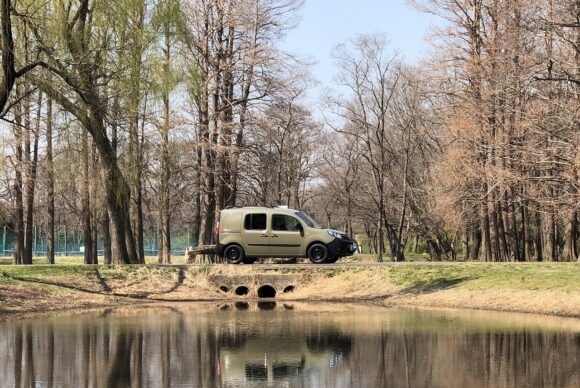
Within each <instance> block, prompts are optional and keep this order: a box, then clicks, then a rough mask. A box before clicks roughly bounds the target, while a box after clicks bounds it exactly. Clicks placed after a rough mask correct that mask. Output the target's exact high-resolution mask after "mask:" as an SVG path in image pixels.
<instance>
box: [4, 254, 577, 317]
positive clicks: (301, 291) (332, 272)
mask: <svg viewBox="0 0 580 388" xmlns="http://www.w3.org/2000/svg"><path fill="white" fill-rule="evenodd" d="M274 294H275V298H276V299H279V300H302V301H332V302H346V301H348V302H357V301H373V302H374V303H380V304H386V305H414V306H428V307H448V308H468V309H482V310H501V311H517V312H530V313H540V314H550V315H561V316H571V317H580V264H573V263H550V264H544V263H540V264H538V263H533V264H511V263H510V264H483V263H454V264H430V263H413V264H404V265H392V266H385V267H369V268H365V267H364V266H361V267H354V268H318V267H312V268H296V269H288V267H287V266H285V267H283V268H280V269H273V268H272V267H271V266H269V267H267V268H263V269H262V268H260V266H259V265H256V266H243V265H242V266H222V265H216V266H209V265H208V266H193V267H189V268H187V267H155V266H113V267H104V266H84V265H78V266H77V265H66V266H28V267H22V266H19V267H16V266H2V267H0V318H2V317H3V318H6V317H9V316H13V315H18V314H23V313H36V312H50V311H57V310H64V309H84V308H97V307H104V306H107V307H108V306H118V305H126V304H135V303H154V302H172V301H214V300H215V301H218V300H224V301H225V300H238V299H255V298H259V297H272V296H273V295H274Z"/></svg>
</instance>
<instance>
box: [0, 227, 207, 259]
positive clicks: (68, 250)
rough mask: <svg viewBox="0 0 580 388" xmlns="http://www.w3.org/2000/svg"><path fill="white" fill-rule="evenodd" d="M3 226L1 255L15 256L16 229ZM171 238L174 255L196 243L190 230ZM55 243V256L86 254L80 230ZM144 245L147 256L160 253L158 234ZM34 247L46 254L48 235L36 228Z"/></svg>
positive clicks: (36, 252) (147, 238)
mask: <svg viewBox="0 0 580 388" xmlns="http://www.w3.org/2000/svg"><path fill="white" fill-rule="evenodd" d="M1 228H2V229H1V232H2V236H1V239H0V256H2V257H10V256H13V255H14V239H15V235H14V230H13V229H11V228H10V227H9V226H7V225H4V226H3V227H1ZM65 230H66V229H65ZM171 238H172V243H171V245H172V246H171V248H172V249H171V254H172V255H174V256H181V255H183V254H184V252H185V250H186V249H187V248H188V247H190V246H195V245H196V243H195V241H193V239H192V238H191V236H190V234H189V232H188V231H186V232H185V233H176V234H175V235H172V236H171ZM54 245H55V256H59V257H61V256H82V255H83V254H84V245H83V241H82V237H81V234H80V233H79V232H72V233H64V234H63V233H59V234H57V236H56V241H55V244H54ZM143 245H144V248H145V249H144V251H145V256H157V255H158V253H159V244H158V239H157V236H156V234H150V235H147V236H145V241H144V244H143ZM32 247H33V248H32V255H33V256H39V257H40V256H46V254H47V247H46V235H45V234H44V233H42V231H37V230H36V228H34V230H33V241H32ZM97 253H98V255H99V256H102V255H103V254H104V244H103V241H102V240H99V241H98V242H97Z"/></svg>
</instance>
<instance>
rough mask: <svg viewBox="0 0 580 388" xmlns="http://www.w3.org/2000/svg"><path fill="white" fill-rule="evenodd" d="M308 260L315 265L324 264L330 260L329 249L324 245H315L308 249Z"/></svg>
mask: <svg viewBox="0 0 580 388" xmlns="http://www.w3.org/2000/svg"><path fill="white" fill-rule="evenodd" d="M308 258H309V259H310V261H311V262H312V263H314V264H324V263H325V262H326V259H327V258H328V248H327V247H326V245H324V244H313V245H312V246H311V247H310V248H308Z"/></svg>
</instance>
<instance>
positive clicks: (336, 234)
mask: <svg viewBox="0 0 580 388" xmlns="http://www.w3.org/2000/svg"><path fill="white" fill-rule="evenodd" d="M328 234H329V235H331V236H332V237H334V238H338V239H341V238H342V234H341V233H340V232H339V231H338V230H333V229H328Z"/></svg>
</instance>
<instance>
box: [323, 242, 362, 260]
mask: <svg viewBox="0 0 580 388" xmlns="http://www.w3.org/2000/svg"><path fill="white" fill-rule="evenodd" d="M356 251H357V246H356V243H355V242H354V241H352V240H344V239H338V238H335V239H334V240H333V241H332V242H331V243H330V244H328V257H345V256H352V255H354V253H355V252H356Z"/></svg>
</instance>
